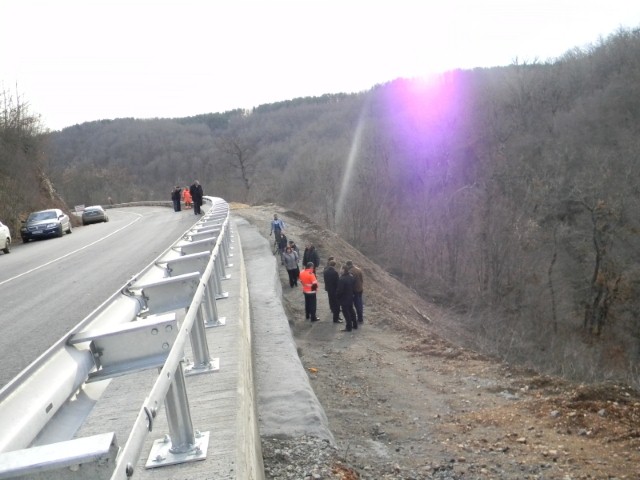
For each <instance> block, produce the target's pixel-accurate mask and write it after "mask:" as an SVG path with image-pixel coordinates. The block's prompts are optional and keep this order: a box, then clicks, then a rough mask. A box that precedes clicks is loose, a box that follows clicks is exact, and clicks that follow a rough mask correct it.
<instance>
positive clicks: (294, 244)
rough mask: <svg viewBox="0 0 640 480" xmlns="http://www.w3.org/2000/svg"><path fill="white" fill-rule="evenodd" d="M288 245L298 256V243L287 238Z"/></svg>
mask: <svg viewBox="0 0 640 480" xmlns="http://www.w3.org/2000/svg"><path fill="white" fill-rule="evenodd" d="M289 246H290V247H291V250H293V251H294V252H296V253H297V254H298V257H299V256H300V249H299V248H298V245H296V242H294V241H293V240H289Z"/></svg>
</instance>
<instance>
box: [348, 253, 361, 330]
mask: <svg viewBox="0 0 640 480" xmlns="http://www.w3.org/2000/svg"><path fill="white" fill-rule="evenodd" d="M346 265H347V267H348V268H349V271H350V272H351V275H353V278H354V279H355V285H354V286H353V306H354V307H355V308H356V316H357V318H358V323H363V322H364V311H363V310H364V304H363V301H362V292H363V291H364V280H363V277H362V270H360V268H358V267H357V266H356V265H354V264H353V262H352V261H351V260H347V264H346Z"/></svg>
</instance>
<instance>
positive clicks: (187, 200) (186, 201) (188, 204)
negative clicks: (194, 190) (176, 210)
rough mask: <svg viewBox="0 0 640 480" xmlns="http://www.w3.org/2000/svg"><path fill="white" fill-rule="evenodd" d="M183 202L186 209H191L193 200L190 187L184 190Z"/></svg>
mask: <svg viewBox="0 0 640 480" xmlns="http://www.w3.org/2000/svg"><path fill="white" fill-rule="evenodd" d="M182 201H183V202H184V208H191V204H192V203H193V199H192V198H191V192H190V191H189V187H184V190H183V191H182Z"/></svg>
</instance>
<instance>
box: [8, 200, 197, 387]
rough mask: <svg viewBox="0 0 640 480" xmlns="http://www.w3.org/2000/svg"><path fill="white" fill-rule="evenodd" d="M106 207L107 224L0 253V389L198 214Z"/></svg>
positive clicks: (155, 209) (140, 208)
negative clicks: (108, 208) (7, 252)
mask: <svg viewBox="0 0 640 480" xmlns="http://www.w3.org/2000/svg"><path fill="white" fill-rule="evenodd" d="M108 213H109V220H110V221H109V222H108V223H99V224H94V225H88V226H86V227H76V228H74V229H73V233H72V234H71V235H68V234H67V235H65V236H63V237H62V238H52V239H48V240H40V241H35V242H29V243H27V244H24V245H14V246H13V248H12V250H11V253H10V254H9V255H6V254H2V253H0V389H1V388H2V387H3V386H4V385H6V384H7V383H8V382H9V381H10V380H11V379H12V378H13V377H15V376H16V375H17V374H18V373H19V372H20V371H21V370H23V369H24V368H25V367H27V366H28V365H29V364H30V363H31V362H32V361H33V360H35V359H36V358H37V357H38V356H40V355H41V354H42V353H43V352H45V351H46V350H47V349H48V348H49V347H50V346H51V345H53V344H54V343H55V342H56V341H57V340H59V339H60V338H61V337H62V336H63V335H65V334H66V333H67V332H68V331H69V330H71V328H72V327H74V326H75V325H76V324H78V323H79V322H80V321H81V320H82V319H84V318H85V317H86V316H87V315H88V314H89V313H91V312H92V311H93V310H94V309H95V308H96V307H98V306H99V305H100V304H101V303H102V302H104V301H105V300H107V299H108V298H109V297H110V296H111V295H112V294H113V293H115V292H116V291H117V290H119V289H120V288H121V287H122V286H123V285H125V284H126V283H127V282H128V281H129V280H130V279H131V278H132V277H133V276H134V275H136V274H137V273H139V272H140V271H141V270H143V269H144V268H145V267H146V266H147V265H149V264H150V263H151V262H153V261H154V260H155V259H156V258H157V257H158V256H159V255H160V254H161V253H162V252H164V251H165V250H166V249H167V248H169V247H170V246H171V245H172V244H173V243H175V241H176V240H177V239H178V238H180V236H181V235H182V234H183V233H184V232H185V231H187V230H188V229H189V228H190V227H191V226H192V225H193V224H194V223H196V221H197V220H198V219H199V218H200V217H196V216H195V215H193V211H192V210H186V211H182V212H179V213H176V212H174V211H173V210H172V209H170V208H167V207H130V208H120V209H112V210H109V211H108Z"/></svg>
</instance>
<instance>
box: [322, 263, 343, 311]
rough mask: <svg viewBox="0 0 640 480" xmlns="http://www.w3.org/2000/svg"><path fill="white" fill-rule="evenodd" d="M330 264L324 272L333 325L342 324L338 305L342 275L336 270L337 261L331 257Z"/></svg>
mask: <svg viewBox="0 0 640 480" xmlns="http://www.w3.org/2000/svg"><path fill="white" fill-rule="evenodd" d="M328 260H329V264H328V265H327V267H326V268H325V269H324V271H323V272H322V274H323V277H324V289H325V290H326V291H327V296H328V297H329V308H330V309H331V313H332V314H333V323H342V320H340V304H339V303H338V293H337V292H338V280H339V279H340V275H339V274H338V271H337V270H336V268H335V267H336V261H335V260H334V259H333V257H329V259H328Z"/></svg>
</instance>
